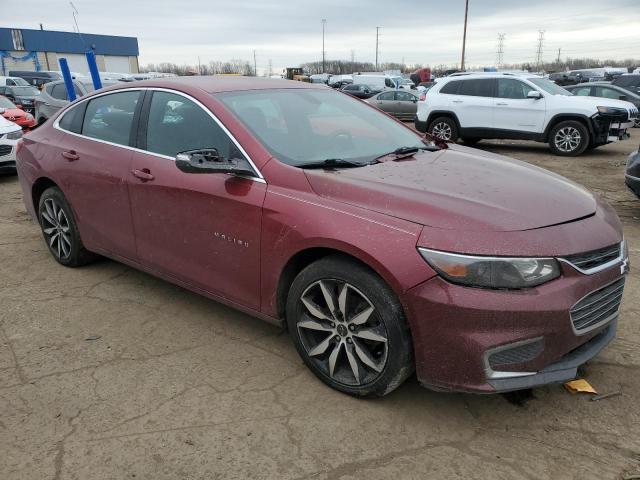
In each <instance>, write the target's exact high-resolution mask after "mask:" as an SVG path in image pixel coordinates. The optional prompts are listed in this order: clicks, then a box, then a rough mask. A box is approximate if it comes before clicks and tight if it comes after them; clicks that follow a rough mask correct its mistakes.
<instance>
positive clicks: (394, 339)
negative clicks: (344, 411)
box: [286, 255, 414, 396]
mask: <svg viewBox="0 0 640 480" xmlns="http://www.w3.org/2000/svg"><path fill="white" fill-rule="evenodd" d="M286 316H287V326H288V329H289V334H290V335H291V338H292V339H293V343H294V345H295V346H296V349H297V350H298V353H299V354H300V356H301V357H302V360H303V361H304V363H305V364H306V365H307V367H309V369H310V370H311V371H312V372H313V373H314V374H315V375H316V376H317V377H318V378H319V379H320V380H322V381H323V382H324V383H326V384H327V385H329V386H330V387H332V388H334V389H336V390H339V391H341V392H344V393H348V394H350V395H355V396H383V395H386V394H387V393H389V392H391V391H392V390H394V389H396V388H397V387H398V386H399V385H400V384H401V383H402V382H403V381H404V380H405V379H406V378H407V377H408V376H409V375H410V374H411V373H412V372H413V369H414V363H413V349H412V344H411V336H410V334H409V329H408V327H407V323H406V320H405V317H404V312H403V309H402V306H401V305H400V302H399V301H398V299H397V298H396V296H395V294H394V293H393V291H392V290H391V289H390V288H389V286H388V285H387V284H386V283H385V282H384V281H383V280H382V279H381V278H380V277H379V276H378V275H376V274H375V273H374V272H372V271H371V270H370V269H369V268H367V267H366V266H364V265H362V264H360V263H358V262H356V261H354V260H352V259H350V258H347V257H343V256H341V255H332V256H329V257H325V258H323V259H320V260H318V261H317V262H315V263H313V264H311V265H309V266H308V267H306V268H305V269H304V270H302V271H301V272H300V273H299V274H298V276H297V277H296V278H295V280H294V281H293V283H292V285H291V288H290V290H289V295H288V297H287V306H286Z"/></svg>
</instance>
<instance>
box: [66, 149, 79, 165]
mask: <svg viewBox="0 0 640 480" xmlns="http://www.w3.org/2000/svg"><path fill="white" fill-rule="evenodd" d="M61 155H62V156H63V157H64V158H66V159H67V160H69V161H70V162H74V161H76V160H78V159H79V158H80V155H78V154H77V153H76V151H75V150H67V151H63V152H62V153H61Z"/></svg>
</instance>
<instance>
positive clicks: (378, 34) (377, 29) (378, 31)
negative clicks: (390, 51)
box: [376, 27, 380, 71]
mask: <svg viewBox="0 0 640 480" xmlns="http://www.w3.org/2000/svg"><path fill="white" fill-rule="evenodd" d="M379 37H380V27H376V71H378V52H379V49H378V46H379V45H380V42H379Z"/></svg>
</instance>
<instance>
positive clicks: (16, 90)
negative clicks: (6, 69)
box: [9, 85, 40, 97]
mask: <svg viewBox="0 0 640 480" xmlns="http://www.w3.org/2000/svg"><path fill="white" fill-rule="evenodd" d="M9 88H10V89H11V92H12V93H13V94H14V95H17V96H19V97H22V96H27V97H31V96H33V95H39V94H40V92H39V91H38V89H37V88H36V87H32V86H31V85H29V86H28V87H9Z"/></svg>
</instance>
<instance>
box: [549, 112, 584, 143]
mask: <svg viewBox="0 0 640 480" xmlns="http://www.w3.org/2000/svg"><path fill="white" fill-rule="evenodd" d="M567 120H574V121H577V122H580V123H582V124H583V125H584V126H585V127H586V129H587V132H589V137H590V141H591V140H592V139H593V138H594V135H595V133H594V131H593V125H592V124H591V119H590V118H589V117H587V116H586V115H581V114H576V113H559V114H557V115H554V116H553V117H551V119H550V120H549V123H548V124H547V128H546V129H545V131H544V135H543V137H544V138H543V140H544V142H549V134H550V133H551V130H552V129H553V128H554V127H555V126H556V125H558V123H560V122H564V121H567Z"/></svg>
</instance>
